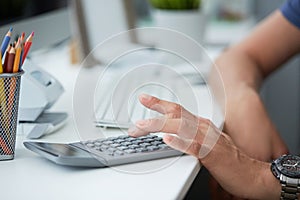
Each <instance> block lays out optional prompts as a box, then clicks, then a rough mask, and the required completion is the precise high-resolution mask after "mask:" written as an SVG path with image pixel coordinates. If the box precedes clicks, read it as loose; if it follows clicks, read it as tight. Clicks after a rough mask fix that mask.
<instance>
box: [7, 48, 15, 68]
mask: <svg viewBox="0 0 300 200" xmlns="http://www.w3.org/2000/svg"><path fill="white" fill-rule="evenodd" d="M15 56H16V50H15V48H14V47H11V48H10V50H9V52H8V54H7V55H6V57H7V64H6V68H5V69H6V71H5V72H6V73H12V72H13V68H14V62H15Z"/></svg>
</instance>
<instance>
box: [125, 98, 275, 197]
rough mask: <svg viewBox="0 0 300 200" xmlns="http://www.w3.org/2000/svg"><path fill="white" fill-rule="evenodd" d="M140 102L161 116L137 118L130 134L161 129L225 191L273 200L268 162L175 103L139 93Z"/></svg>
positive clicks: (168, 140)
mask: <svg viewBox="0 0 300 200" xmlns="http://www.w3.org/2000/svg"><path fill="white" fill-rule="evenodd" d="M140 102H141V103H142V104H143V105H144V106H146V107H148V108H150V109H152V110H155V111H157V112H160V113H161V114H163V117H159V118H153V119H147V120H140V121H138V122H137V123H136V127H135V128H131V129H130V130H128V133H129V134H130V135H131V136H141V135H146V134H148V133H154V132H164V133H167V134H165V135H164V142H165V143H166V144H168V145H169V146H171V147H173V148H175V149H178V150H180V151H182V152H185V153H187V154H190V155H193V156H195V157H197V158H198V159H199V160H200V162H201V163H202V164H203V165H204V166H205V167H206V168H207V169H208V170H209V172H210V173H211V174H212V175H213V177H214V178H215V179H216V180H217V181H218V183H219V184H220V185H221V186H222V188H224V189H225V190H226V191H228V192H230V193H232V194H233V195H236V196H239V197H241V198H251V199H276V198H279V196H280V184H279V182H278V181H277V180H276V178H275V177H274V176H273V174H272V173H271V171H270V165H269V164H268V163H264V162H260V161H258V160H254V159H252V158H250V157H249V156H247V155H246V154H244V153H243V152H241V151H240V150H239V149H238V148H237V147H236V146H235V145H234V143H233V142H232V140H231V138H230V137H229V136H228V135H226V134H224V133H222V132H221V131H220V130H218V129H217V128H216V127H215V126H214V125H213V124H212V123H211V122H210V121H209V120H207V119H204V118H201V117H197V116H194V115H193V114H191V113H190V112H188V111H187V110H185V109H184V108H183V107H181V106H180V105H178V104H175V103H171V102H168V101H164V100H160V99H158V98H155V97H152V96H149V95H141V96H140Z"/></svg>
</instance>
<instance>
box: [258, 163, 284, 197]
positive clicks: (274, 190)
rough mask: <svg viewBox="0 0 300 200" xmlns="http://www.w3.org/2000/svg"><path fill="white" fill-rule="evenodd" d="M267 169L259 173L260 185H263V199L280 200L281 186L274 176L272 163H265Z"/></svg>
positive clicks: (264, 168)
mask: <svg viewBox="0 0 300 200" xmlns="http://www.w3.org/2000/svg"><path fill="white" fill-rule="evenodd" d="M264 165H265V167H263V168H262V169H261V171H260V172H259V178H260V180H259V182H260V183H259V185H261V188H262V190H261V194H260V195H261V199H280V193H281V184H280V181H279V180H278V179H277V178H275V176H274V175H273V173H272V171H271V169H270V166H271V164H270V163H264Z"/></svg>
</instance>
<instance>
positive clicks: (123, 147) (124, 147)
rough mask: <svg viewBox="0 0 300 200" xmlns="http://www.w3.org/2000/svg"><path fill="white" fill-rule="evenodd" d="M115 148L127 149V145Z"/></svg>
mask: <svg viewBox="0 0 300 200" xmlns="http://www.w3.org/2000/svg"><path fill="white" fill-rule="evenodd" d="M117 149H118V150H120V151H123V150H126V149H128V147H127V146H120V147H117Z"/></svg>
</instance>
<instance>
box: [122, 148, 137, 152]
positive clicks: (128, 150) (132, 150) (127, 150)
mask: <svg viewBox="0 0 300 200" xmlns="http://www.w3.org/2000/svg"><path fill="white" fill-rule="evenodd" d="M124 152H125V153H136V150H135V149H126V150H124Z"/></svg>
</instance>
